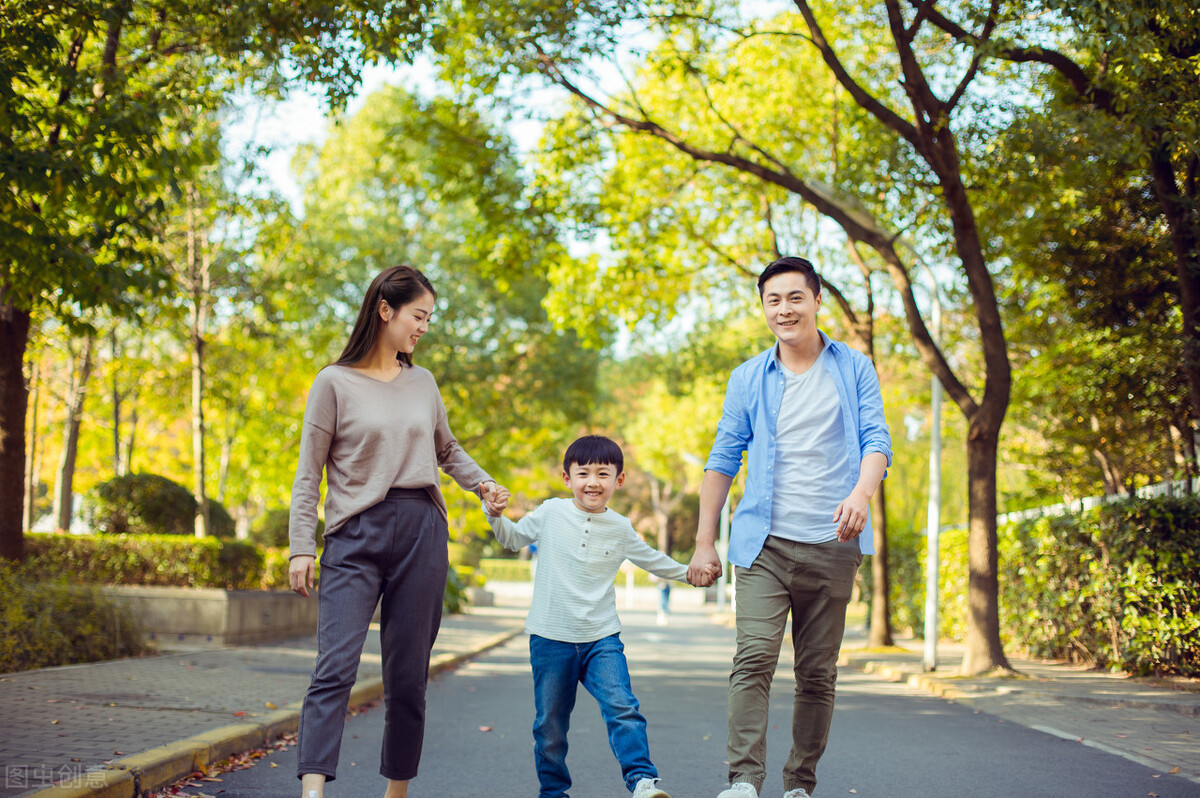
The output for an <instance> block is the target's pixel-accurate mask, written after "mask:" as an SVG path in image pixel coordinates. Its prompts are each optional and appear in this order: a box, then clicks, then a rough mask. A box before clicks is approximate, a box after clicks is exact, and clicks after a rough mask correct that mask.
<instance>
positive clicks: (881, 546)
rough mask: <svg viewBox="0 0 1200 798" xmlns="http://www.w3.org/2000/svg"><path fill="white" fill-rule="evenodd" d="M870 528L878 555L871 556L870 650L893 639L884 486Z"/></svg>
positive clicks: (874, 505)
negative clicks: (871, 647)
mask: <svg viewBox="0 0 1200 798" xmlns="http://www.w3.org/2000/svg"><path fill="white" fill-rule="evenodd" d="M871 526H872V527H873V534H874V535H875V553H874V554H873V555H871V581H872V585H873V588H872V590H871V633H870V635H868V637H867V645H869V646H890V645H892V644H893V643H894V642H895V641H894V640H893V639H892V613H891V594H892V582H891V578H890V576H889V575H888V539H887V499H886V498H885V497H884V492H883V485H882V484H880V486H879V490H877V491H876V492H875V498H874V499H872V500H871Z"/></svg>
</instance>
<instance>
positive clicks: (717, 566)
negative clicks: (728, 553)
mask: <svg viewBox="0 0 1200 798" xmlns="http://www.w3.org/2000/svg"><path fill="white" fill-rule="evenodd" d="M720 575H721V559H720V558H719V557H718V556H717V549H716V547H715V546H711V545H710V546H703V545H699V544H697V546H696V553H695V554H693V555H692V561H691V563H690V564H689V565H688V584H689V585H695V586H696V587H708V586H709V585H711V584H712V583H713V580H714V579H716V578H717V577H718V576H720ZM705 579H707V580H708V581H707V582H705V581H704V580H705Z"/></svg>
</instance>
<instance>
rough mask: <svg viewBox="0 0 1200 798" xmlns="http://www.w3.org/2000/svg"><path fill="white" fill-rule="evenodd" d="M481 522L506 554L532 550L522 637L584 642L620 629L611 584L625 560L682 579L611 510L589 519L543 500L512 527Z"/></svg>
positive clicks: (563, 502) (678, 569)
mask: <svg viewBox="0 0 1200 798" xmlns="http://www.w3.org/2000/svg"><path fill="white" fill-rule="evenodd" d="M487 519H488V523H489V524H490V525H491V527H492V531H493V532H494V533H495V535H496V539H497V540H499V541H500V543H501V544H502V545H503V546H504V547H505V548H507V549H509V550H511V551H517V550H518V549H520V548H522V547H524V546H528V545H530V544H536V545H537V568H536V569H535V574H534V580H533V601H532V603H531V605H530V607H529V616H528V617H527V618H526V619H525V631H526V632H528V633H529V634H534V635H537V636H538V637H544V638H547V639H549V640H558V641H561V642H564V643H590V642H593V641H595V640H599V639H600V638H602V637H608V636H609V635H611V634H615V633H616V632H619V631H621V620H620V618H619V617H618V616H617V594H616V589H615V586H614V583H615V580H616V577H617V572H618V570H619V569H620V567H621V563H622V562H624V561H625V560H629V561H630V562H631V563H633V564H634V565H636V566H638V567H640V568H643V569H645V570H647V571H649V572H650V573H652V574H655V575H656V576H659V577H662V578H663V579H675V580H678V581H685V580H686V577H687V566H686V565H684V564H683V563H679V562H676V561H675V560H673V559H671V558H670V557H668V556H667V555H666V554H663V553H662V552H660V551H658V550H657V549H654V548H652V547H651V546H650V545H648V544H647V543H646V542H645V541H644V540H642V539H641V538H640V537H639V536H638V534H637V532H635V531H634V529H633V524H631V523H630V522H629V519H628V518H626V517H625V516H623V515H621V514H620V513H618V512H616V511H615V510H612V509H606V510H605V511H604V512H602V513H589V512H587V511H585V510H581V509H579V507H577V506H576V505H575V502H574V501H572V500H571V499H548V500H547V501H545V502H543V503H542V504H541V505H540V506H539V507H538V508H537V509H536V510H534V511H533V512H531V513H529V514H528V515H526V516H525V517H523V518H522V519H521V520H520V521H519V522H516V523H514V522H512V521H510V520H509V519H507V518H505V517H504V516H490V515H489V516H487Z"/></svg>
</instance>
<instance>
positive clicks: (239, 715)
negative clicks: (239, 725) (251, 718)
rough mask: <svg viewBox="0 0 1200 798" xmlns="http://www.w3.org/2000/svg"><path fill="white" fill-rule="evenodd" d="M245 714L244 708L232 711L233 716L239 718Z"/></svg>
mask: <svg viewBox="0 0 1200 798" xmlns="http://www.w3.org/2000/svg"><path fill="white" fill-rule="evenodd" d="M245 714H246V712H245V710H241V709H239V710H238V711H237V712H234V713H233V716H234V717H235V718H241V717H244V716H245Z"/></svg>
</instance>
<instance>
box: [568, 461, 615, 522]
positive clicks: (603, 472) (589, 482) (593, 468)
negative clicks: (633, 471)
mask: <svg viewBox="0 0 1200 798" xmlns="http://www.w3.org/2000/svg"><path fill="white" fill-rule="evenodd" d="M563 482H564V483H565V484H566V485H567V487H569V488H570V489H571V493H573V494H575V506H576V507H578V508H579V509H580V510H584V511H586V512H589V513H602V512H604V508H605V507H606V506H607V505H608V500H609V499H610V498H612V495H613V492H614V491H615V490H616V489H617V488H619V487H621V485H622V484H624V482H625V472H624V471H620V472H618V471H617V467H616V466H615V465H613V464H612V463H588V464H587V465H580V464H579V463H571V470H570V471H564V472H563Z"/></svg>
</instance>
